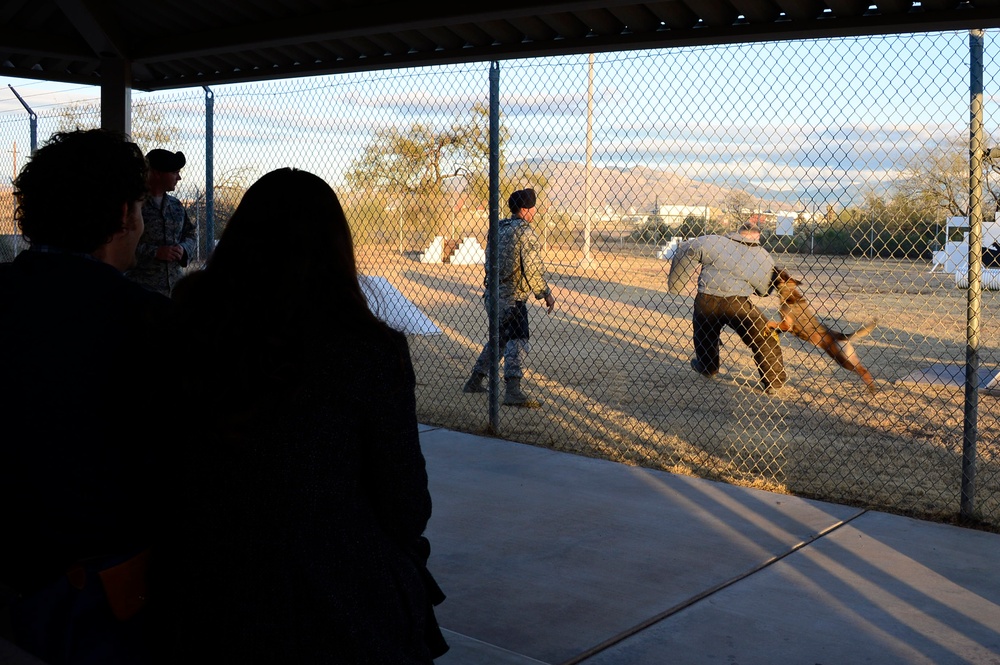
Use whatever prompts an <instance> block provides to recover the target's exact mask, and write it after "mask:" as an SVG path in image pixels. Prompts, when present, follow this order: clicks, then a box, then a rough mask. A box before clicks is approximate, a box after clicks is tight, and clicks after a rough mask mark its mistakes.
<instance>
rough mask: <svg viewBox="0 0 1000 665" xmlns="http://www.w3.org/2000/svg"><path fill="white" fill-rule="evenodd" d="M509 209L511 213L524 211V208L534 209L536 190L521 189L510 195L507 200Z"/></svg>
mask: <svg viewBox="0 0 1000 665" xmlns="http://www.w3.org/2000/svg"><path fill="white" fill-rule="evenodd" d="M507 207H509V208H510V211H511V212H517V211H518V210H523V209H524V208H534V207H535V190H533V189H519V190H517V191H516V192H514V193H513V194H511V195H510V198H509V199H507Z"/></svg>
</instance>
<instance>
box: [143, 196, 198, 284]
mask: <svg viewBox="0 0 1000 665" xmlns="http://www.w3.org/2000/svg"><path fill="white" fill-rule="evenodd" d="M142 220H143V223H144V224H145V226H146V229H145V231H143V233H142V238H141V239H140V240H139V246H138V248H137V249H136V252H135V254H136V259H137V260H138V263H137V264H136V267H135V268H133V269H132V270H131V271H130V272H129V274H128V277H129V279H131V280H132V281H133V282H136V283H138V284H141V285H142V286H144V287H146V288H147V289H149V290H151V291H156V292H158V293H162V294H163V295H165V296H169V295H170V291H171V290H172V289H173V288H174V285H176V284H177V282H178V280H180V278H181V277H182V276H183V275H184V267H185V266H186V265H187V264H188V262H189V261H190V260H191V259H192V258H193V257H194V256H195V252H196V251H197V243H198V237H197V234H196V232H195V226H194V224H193V223H191V220H190V219H189V218H188V214H187V211H186V210H184V205H183V204H182V203H181V202H180V200H179V199H177V197H175V196H171V195H169V194H164V195H163V199H162V200H161V201H160V204H159V205H157V204H156V202H155V201H153V198H152V197H148V198H147V199H146V202H145V203H143V204H142ZM161 245H180V247H181V248H182V249H183V250H184V256H183V258H181V260H180V261H160V260H158V259H157V258H156V250H157V248H158V247H159V246H161Z"/></svg>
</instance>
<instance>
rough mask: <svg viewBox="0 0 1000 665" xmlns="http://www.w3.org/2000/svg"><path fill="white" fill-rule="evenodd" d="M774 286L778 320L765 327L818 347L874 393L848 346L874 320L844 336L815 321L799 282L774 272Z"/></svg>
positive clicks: (867, 374)
mask: <svg viewBox="0 0 1000 665" xmlns="http://www.w3.org/2000/svg"><path fill="white" fill-rule="evenodd" d="M773 281H774V285H775V287H777V289H778V297H779V298H780V299H781V307H780V308H779V312H780V313H781V321H768V322H767V327H768V328H773V329H775V330H781V331H784V332H791V333H792V334H793V335H795V336H796V337H798V338H799V339H801V340H805V341H806V342H809V343H810V344H815V345H816V346H818V347H819V348H821V349H823V350H824V351H826V352H827V353H828V354H830V357H831V358H833V359H834V360H836V361H837V364H838V365H840V366H841V367H843V368H844V369H849V370H851V371H852V372H857V373H858V374H859V375H860V376H861V378H862V379H863V380H864V382H865V385H866V386H868V392H870V393H876V392H878V388H877V387H876V385H875V379H873V378H872V375H871V372H869V371H868V370H867V369H866V368H865V366H864V365H862V364H861V358H860V357H859V356H858V353H857V351H855V350H854V347H853V346H852V345H851V340H852V339H858V338H861V337H864V336H865V335H867V334H868V333H870V332H871V331H872V330H873V329H874V328H875V325H876V324H877V323H878V319H872V320H871V321H868V322H867V323H865V325H864V326H862V327H861V328H860V329H859V330H856V331H854V332H852V333H850V334H844V333H841V332H837V331H835V330H830V329H829V328H827V327H826V326H824V325H823V324H822V323H820V322H819V319H818V318H816V312H814V311H813V309H812V307H810V306H809V303H808V302H807V301H806V298H805V296H803V295H802V292H801V291H799V290H798V288H797V287H798V285H799V284H801V282H800V281H799V280H797V279H795V278H794V277H792V276H791V275H789V274H788V272H787V271H785V270H778V269H777V268H776V269H775V271H774V278H773Z"/></svg>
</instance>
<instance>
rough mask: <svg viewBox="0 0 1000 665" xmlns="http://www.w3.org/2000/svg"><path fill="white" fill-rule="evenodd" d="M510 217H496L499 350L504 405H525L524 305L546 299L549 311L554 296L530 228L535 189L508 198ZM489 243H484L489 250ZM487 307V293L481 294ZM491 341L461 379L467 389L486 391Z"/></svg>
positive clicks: (465, 389)
mask: <svg viewBox="0 0 1000 665" xmlns="http://www.w3.org/2000/svg"><path fill="white" fill-rule="evenodd" d="M507 205H508V207H509V208H510V212H511V216H510V217H509V218H508V219H504V220H501V221H500V224H499V228H498V230H497V254H498V269H499V276H498V277H499V282H500V289H499V295H500V349H501V351H502V353H503V362H504V383H505V384H506V390H505V392H504V402H503V403H504V404H508V405H511V406H529V405H533V404H535V403H536V402H535V401H534V400H532V399H531V398H530V397H529V396H528V395H526V394H525V393H524V392H523V391H522V390H521V376H522V371H521V359H522V357H523V356H524V354H526V353H527V352H528V351H529V345H528V337H529V331H528V308H527V306H526V305H525V302H526V301H527V299H528V296H529V295H533V296H534V297H535V299H536V300H542V299H544V300H545V306H546V310H547V311H548V312H550V313H551V312H552V308H553V307H555V304H556V299H555V298H554V297H553V296H552V290H551V289H550V288H549V285H548V284H547V283H546V281H545V266H544V264H543V263H542V256H541V248H540V247H539V243H538V236H537V235H536V234H535V231H534V229H533V228H531V222H532V220H533V219H534V217H535V212H536V211H535V190H533V189H522V190H518V191H516V192H514V193H513V194H511V195H510V198H509V199H508V200H507ZM488 253H489V247H488V246H487V254H488ZM490 269H491V268H490V266H489V265H487V266H486V279H485V280H484V282H483V283H484V286H485V285H488V284H489V281H490ZM483 297H484V299H485V300H486V307H487V310H489V292H488V291H487V293H486V294H484V296H483ZM489 362H490V360H489V344H486V345H485V346H484V347H483V351H482V353H480V354H479V358H478V359H477V360H476V365H475V367H474V368H473V369H472V375H471V376H470V377H469V379H468V380H467V381H466V382H465V386H464V387H463V391H464V392H467V393H481V392H486V388H485V387H484V386H483V380H484V379H485V378H486V376H487V374H488V373H489Z"/></svg>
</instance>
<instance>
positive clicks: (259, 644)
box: [154, 169, 447, 665]
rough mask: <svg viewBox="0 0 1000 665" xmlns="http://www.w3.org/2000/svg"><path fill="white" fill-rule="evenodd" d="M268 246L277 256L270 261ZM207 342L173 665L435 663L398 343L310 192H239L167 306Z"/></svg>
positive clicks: (182, 495) (182, 471) (172, 563)
mask: <svg viewBox="0 0 1000 665" xmlns="http://www.w3.org/2000/svg"><path fill="white" fill-rule="evenodd" d="M276 231H277V232H278V234H279V235H280V237H281V239H282V243H283V247H282V249H281V251H279V252H275V251H274V238H275V233H276ZM174 299H175V302H176V307H177V315H178V323H177V325H178V326H179V328H180V329H181V330H193V329H197V330H199V331H200V332H201V334H202V335H204V336H205V337H206V339H211V340H215V342H216V343H215V344H214V345H213V346H212V347H211V348H209V347H200V348H199V349H196V350H195V351H194V353H193V360H194V361H195V364H196V366H197V367H198V368H200V371H199V372H198V373H197V376H194V377H193V378H192V379H184V382H185V386H184V390H185V394H187V395H188V396H189V399H191V400H192V401H193V402H194V403H197V404H201V405H203V407H204V408H201V409H199V411H198V416H197V417H196V418H195V420H194V422H193V425H194V434H193V436H191V437H185V438H184V439H183V440H180V441H178V445H177V448H176V449H175V454H176V458H175V464H174V469H175V471H174V474H173V476H174V477H175V478H176V479H177V482H176V494H175V495H173V496H172V497H171V500H172V502H173V504H174V505H175V506H176V508H177V511H176V514H175V522H174V525H173V528H172V529H171V530H170V531H168V532H167V533H166V534H165V545H164V547H163V548H162V549H160V550H158V552H159V553H160V556H159V558H158V559H157V561H158V563H157V568H156V572H155V574H154V580H156V581H157V586H155V587H154V590H155V591H156V592H157V593H159V594H161V595H160V596H159V597H160V598H161V599H163V600H164V607H163V608H162V609H163V611H164V613H165V617H166V623H167V624H168V626H169V627H170V632H169V633H168V634H167V635H166V636H165V637H164V638H163V642H164V643H165V644H167V645H169V646H170V650H169V651H168V653H167V654H165V656H166V661H167V662H170V663H213V664H214V663H241V664H242V663H309V664H311V665H315V664H324V663H344V664H347V663H350V664H352V665H358V664H364V663H370V664H372V665H374V664H379V665H386V664H390V663H391V664H394V665H395V664H400V665H402V664H409V663H413V664H417V663H430V662H431V659H432V657H434V656H436V655H438V654H440V653H443V652H444V650H446V649H447V646H446V645H445V643H444V640H443V639H442V637H441V633H440V631H439V629H438V627H437V622H436V621H435V619H434V615H433V611H432V607H431V605H432V603H434V604H436V603H437V602H440V601H441V600H442V599H443V596H442V595H441V592H440V589H438V588H437V585H436V584H435V583H434V581H433V579H432V578H431V576H430V574H429V573H428V572H427V568H426V566H425V564H426V561H427V556H428V554H429V545H428V544H427V541H426V539H425V538H424V537H423V536H422V534H423V531H424V528H425V526H426V525H427V520H428V518H429V517H430V514H431V499H430V494H429V493H428V490H427V474H426V471H425V468H424V458H423V455H422V453H421V450H420V444H419V441H418V438H417V419H416V402H415V396H414V387H415V377H414V373H413V367H412V365H411V362H410V355H409V349H408V346H407V342H406V338H405V337H404V336H403V335H402V334H401V333H399V332H396V331H394V330H392V329H390V328H388V327H387V326H386V325H385V324H383V323H382V322H381V321H379V320H378V319H376V318H375V317H374V316H373V315H372V313H371V312H370V311H369V309H368V306H367V303H366V301H365V297H364V295H363V294H362V291H361V288H360V286H359V284H358V276H357V270H356V265H355V257H354V249H353V244H352V240H351V232H350V229H349V227H348V224H347V219H346V218H345V216H344V212H343V210H342V209H341V206H340V203H339V201H338V200H337V196H336V195H335V194H334V192H333V190H332V189H330V187H329V185H327V184H326V183H325V182H324V181H323V180H321V179H320V178H318V177H317V176H315V175H313V174H310V173H307V172H304V171H297V170H292V169H280V170H277V171H273V172H271V173H268V174H267V175H265V176H263V177H262V178H261V179H260V180H258V181H257V182H256V183H255V184H254V185H253V186H252V187H250V189H249V190H247V192H246V194H245V196H244V197H243V200H242V201H241V202H240V205H239V207H238V208H237V210H236V211H235V213H234V214H233V216H232V218H231V219H230V220H229V223H228V224H227V225H226V229H225V232H224V233H223V234H222V238H221V239H220V241H219V244H218V247H217V248H216V250H215V252H214V253H213V254H212V257H211V258H210V259H209V262H208V266H207V268H206V269H205V270H204V271H203V272H200V273H195V274H194V275H191V276H189V277H187V278H185V279H184V280H182V281H181V282H180V284H179V285H178V287H177V289H176V290H175V292H174Z"/></svg>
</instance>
